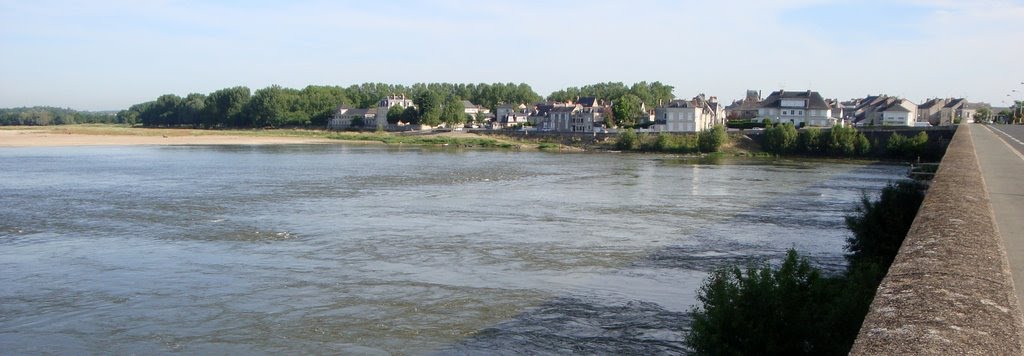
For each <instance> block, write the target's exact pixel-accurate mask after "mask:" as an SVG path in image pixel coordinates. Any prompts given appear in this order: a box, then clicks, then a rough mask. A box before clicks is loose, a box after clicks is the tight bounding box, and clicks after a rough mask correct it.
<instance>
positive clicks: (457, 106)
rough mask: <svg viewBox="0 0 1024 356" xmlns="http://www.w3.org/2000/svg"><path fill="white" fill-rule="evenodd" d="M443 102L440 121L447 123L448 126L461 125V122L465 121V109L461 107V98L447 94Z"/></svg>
mask: <svg viewBox="0 0 1024 356" xmlns="http://www.w3.org/2000/svg"><path fill="white" fill-rule="evenodd" d="M443 104H444V105H443V106H442V107H441V121H442V122H444V123H445V124H446V125H448V127H455V126H461V125H462V123H464V122H466V110H465V108H463V106H462V101H461V100H459V99H458V98H456V97H454V96H449V97H448V98H447V99H445V100H444V103H443Z"/></svg>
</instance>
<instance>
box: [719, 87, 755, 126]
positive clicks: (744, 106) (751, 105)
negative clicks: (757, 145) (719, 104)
mask: <svg viewBox="0 0 1024 356" xmlns="http://www.w3.org/2000/svg"><path fill="white" fill-rule="evenodd" d="M759 107H761V92H760V91H757V90H747V96H746V97H744V98H743V99H742V100H736V101H734V102H732V104H729V105H726V106H725V108H724V110H725V117H726V118H727V119H728V120H739V119H753V118H755V117H757V108H759Z"/></svg>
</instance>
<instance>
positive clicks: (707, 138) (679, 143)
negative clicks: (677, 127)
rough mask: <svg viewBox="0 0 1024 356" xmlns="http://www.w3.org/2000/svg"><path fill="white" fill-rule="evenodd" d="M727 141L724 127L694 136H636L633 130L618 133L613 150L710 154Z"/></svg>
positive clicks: (664, 134)
mask: <svg viewBox="0 0 1024 356" xmlns="http://www.w3.org/2000/svg"><path fill="white" fill-rule="evenodd" d="M727 141H729V136H728V135H727V134H726V132H725V127H724V126H722V125H715V126H714V127H712V128H710V129H707V130H704V131H701V132H699V133H698V134H696V135H686V134H684V135H677V134H670V133H666V132H662V133H658V135H657V136H653V139H652V137H651V136H650V135H647V134H637V133H636V132H635V131H633V129H628V130H626V131H623V132H621V133H619V136H618V138H617V139H616V141H615V148H616V149H619V150H623V151H643V152H664V153H697V152H702V153H712V152H718V150H719V149H720V148H721V147H722V146H723V145H725V143H726V142H727Z"/></svg>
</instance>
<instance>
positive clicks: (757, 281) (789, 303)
mask: <svg viewBox="0 0 1024 356" xmlns="http://www.w3.org/2000/svg"><path fill="white" fill-rule="evenodd" d="M924 188H925V187H924V186H923V185H921V184H919V183H915V182H912V181H904V182H899V183H895V184H890V185H889V186H887V187H885V188H884V189H882V193H881V195H880V197H879V199H878V200H877V201H871V200H870V199H868V198H867V197H865V198H864V199H863V200H862V202H861V205H860V206H859V207H858V208H857V209H856V211H855V213H854V214H853V215H851V216H849V217H847V219H846V222H847V226H848V227H849V229H850V230H851V231H852V232H853V236H852V237H850V238H848V239H847V246H846V250H847V255H846V258H847V259H848V261H849V262H850V263H849V265H848V266H847V269H846V271H845V272H844V273H843V274H842V275H839V276H835V277H822V276H821V273H820V271H819V270H818V269H817V268H814V267H812V266H811V265H810V263H809V262H808V261H807V259H806V258H802V257H800V256H799V255H798V254H797V252H796V251H794V250H789V251H788V252H787V254H786V258H785V260H784V261H783V262H782V265H781V266H779V267H778V268H772V267H771V266H769V265H767V264H764V263H761V264H756V265H751V266H748V267H747V268H746V269H745V270H743V269H740V268H739V267H735V266H733V267H728V268H723V269H719V270H717V271H715V272H713V273H712V274H711V275H710V276H709V277H708V278H707V279H706V280H705V282H704V284H703V285H702V286H701V288H700V290H699V291H698V294H697V300H698V301H699V302H700V304H699V307H694V308H693V309H692V310H691V314H692V315H693V324H692V327H691V331H690V334H689V335H688V336H687V338H686V341H687V343H688V344H689V346H690V347H692V348H693V350H694V351H695V352H696V353H697V354H707V355H808V354H814V355H845V354H847V353H848V352H849V349H850V347H851V345H852V344H853V341H854V340H855V339H856V337H857V333H858V332H859V330H860V326H861V324H862V323H863V320H864V316H865V315H866V314H867V311H868V308H869V307H870V305H871V301H872V299H873V298H874V295H875V291H876V290H877V288H878V285H879V283H880V282H881V280H882V279H883V278H884V277H885V274H886V272H887V271H888V269H889V266H890V265H891V264H892V262H893V260H894V259H895V256H896V253H897V252H898V251H899V248H900V245H902V243H903V239H904V238H905V237H906V234H907V232H908V231H909V229H910V225H911V223H912V222H913V220H914V218H915V216H916V214H917V210H918V208H919V207H920V205H921V202H922V201H923V199H924V192H923V190H924Z"/></svg>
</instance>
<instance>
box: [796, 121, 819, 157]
mask: <svg viewBox="0 0 1024 356" xmlns="http://www.w3.org/2000/svg"><path fill="white" fill-rule="evenodd" d="M821 140H822V136H821V129H819V128H817V127H811V128H808V129H805V130H803V131H802V132H800V135H799V136H798V137H797V140H796V141H797V145H796V146H797V150H798V151H800V152H803V153H808V154H819V153H821V152H822V142H821Z"/></svg>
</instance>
